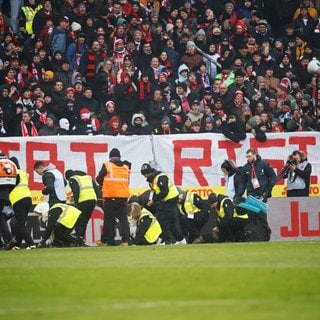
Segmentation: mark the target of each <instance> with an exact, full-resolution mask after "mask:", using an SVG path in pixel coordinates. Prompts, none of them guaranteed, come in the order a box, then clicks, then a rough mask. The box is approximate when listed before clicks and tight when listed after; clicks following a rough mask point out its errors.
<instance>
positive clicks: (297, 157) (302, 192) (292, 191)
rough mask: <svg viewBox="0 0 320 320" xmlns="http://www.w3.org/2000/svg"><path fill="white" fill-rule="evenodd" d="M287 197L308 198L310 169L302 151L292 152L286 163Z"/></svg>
mask: <svg viewBox="0 0 320 320" xmlns="http://www.w3.org/2000/svg"><path fill="white" fill-rule="evenodd" d="M286 165H287V166H288V172H287V174H286V175H285V176H284V178H287V197H309V187H310V176H311V171H312V167H311V164H310V163H309V162H308V160H307V155H306V153H305V152H303V151H299V150H296V151H293V152H292V154H291V155H290V156H289V159H288V161H287V164H286Z"/></svg>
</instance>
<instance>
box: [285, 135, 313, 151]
mask: <svg viewBox="0 0 320 320" xmlns="http://www.w3.org/2000/svg"><path fill="white" fill-rule="evenodd" d="M316 143H317V142H316V138H315V137H312V136H310V137H300V136H293V137H289V144H290V145H293V144H296V145H297V149H298V150H301V151H304V152H306V153H307V151H308V147H307V146H315V145H316Z"/></svg>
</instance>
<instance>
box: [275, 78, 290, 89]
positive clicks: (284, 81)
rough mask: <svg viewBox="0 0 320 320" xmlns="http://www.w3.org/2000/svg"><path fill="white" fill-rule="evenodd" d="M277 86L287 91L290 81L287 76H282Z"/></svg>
mask: <svg viewBox="0 0 320 320" xmlns="http://www.w3.org/2000/svg"><path fill="white" fill-rule="evenodd" d="M278 88H279V89H281V90H283V91H285V92H288V90H289V89H291V81H290V79H289V78H282V79H281V81H280V83H279V84H278Z"/></svg>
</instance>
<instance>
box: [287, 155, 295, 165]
mask: <svg viewBox="0 0 320 320" xmlns="http://www.w3.org/2000/svg"><path fill="white" fill-rule="evenodd" d="M292 164H297V163H296V161H295V160H294V159H293V158H292V157H289V159H288V160H287V163H286V165H287V166H290V165H292Z"/></svg>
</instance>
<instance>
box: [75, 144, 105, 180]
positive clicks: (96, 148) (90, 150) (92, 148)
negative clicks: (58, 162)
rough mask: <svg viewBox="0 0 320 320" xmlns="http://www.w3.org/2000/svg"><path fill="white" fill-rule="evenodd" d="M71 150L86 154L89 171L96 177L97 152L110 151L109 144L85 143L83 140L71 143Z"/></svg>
mask: <svg viewBox="0 0 320 320" xmlns="http://www.w3.org/2000/svg"><path fill="white" fill-rule="evenodd" d="M70 150H71V151H72V152H84V153H85V155H86V167H87V173H88V174H89V175H90V176H92V177H95V176H96V166H95V162H94V154H95V153H106V152H107V151H108V145H107V144H106V143H103V144H101V143H83V142H72V143H71V144H70Z"/></svg>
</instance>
